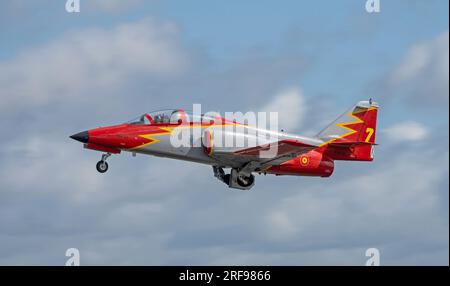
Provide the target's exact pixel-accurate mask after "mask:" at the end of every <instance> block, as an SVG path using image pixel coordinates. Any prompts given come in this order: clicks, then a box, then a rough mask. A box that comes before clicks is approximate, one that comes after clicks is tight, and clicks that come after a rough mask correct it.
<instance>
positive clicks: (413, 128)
mask: <svg viewBox="0 0 450 286" xmlns="http://www.w3.org/2000/svg"><path fill="white" fill-rule="evenodd" d="M382 132H383V133H384V134H385V135H386V136H387V137H388V138H389V139H390V140H392V141H394V142H404V141H418V140H423V139H425V138H426V136H427V135H428V129H427V128H426V127H425V126H423V125H422V124H420V123H418V122H415V121H405V122H400V123H398V124H395V125H393V126H391V127H389V128H386V129H384V130H383V131H382Z"/></svg>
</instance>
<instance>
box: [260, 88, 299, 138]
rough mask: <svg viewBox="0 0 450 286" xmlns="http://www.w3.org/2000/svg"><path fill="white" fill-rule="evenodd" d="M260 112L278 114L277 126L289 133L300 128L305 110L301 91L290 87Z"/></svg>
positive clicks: (277, 95)
mask: <svg viewBox="0 0 450 286" xmlns="http://www.w3.org/2000/svg"><path fill="white" fill-rule="evenodd" d="M261 110H262V111H266V112H278V126H279V127H280V129H284V130H285V131H287V132H290V131H292V130H295V129H298V128H299V127H301V125H302V123H303V118H304V116H305V114H306V111H307V108H306V103H305V99H304V96H303V93H302V91H301V90H300V89H299V88H296V87H291V88H288V89H285V90H283V91H281V92H279V93H278V94H276V95H275V96H274V97H273V98H272V100H271V101H270V102H269V103H267V104H266V105H265V106H264V107H263V108H261Z"/></svg>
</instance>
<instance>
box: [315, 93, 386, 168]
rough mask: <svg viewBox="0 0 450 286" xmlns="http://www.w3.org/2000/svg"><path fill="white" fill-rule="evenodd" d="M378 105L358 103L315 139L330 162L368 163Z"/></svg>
mask: <svg viewBox="0 0 450 286" xmlns="http://www.w3.org/2000/svg"><path fill="white" fill-rule="evenodd" d="M378 107H379V106H378V104H377V103H375V102H373V101H372V100H368V101H360V102H358V103H357V104H356V105H355V106H353V107H352V108H351V109H350V110H349V111H347V112H346V113H344V114H342V115H341V116H340V117H338V118H337V119H336V120H335V121H333V122H332V123H331V124H330V125H328V126H327V127H326V128H325V129H323V130H322V131H320V132H319V133H318V134H317V135H316V137H317V138H319V139H320V140H322V141H323V142H324V143H323V144H322V145H323V146H327V154H328V156H330V157H331V158H332V159H334V160H353V161H372V160H373V152H372V150H373V147H372V146H373V145H376V144H375V136H376V124H377V114H378Z"/></svg>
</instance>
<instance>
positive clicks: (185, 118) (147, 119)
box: [127, 109, 203, 125]
mask: <svg viewBox="0 0 450 286" xmlns="http://www.w3.org/2000/svg"><path fill="white" fill-rule="evenodd" d="M202 117H203V116H198V115H197V116H194V115H193V114H192V112H190V111H184V110H183V109H165V110H158V111H153V112H150V113H145V114H143V115H141V116H139V117H138V118H135V119H133V120H130V121H128V122H127V123H128V124H132V125H145V124H181V123H186V122H201V120H202Z"/></svg>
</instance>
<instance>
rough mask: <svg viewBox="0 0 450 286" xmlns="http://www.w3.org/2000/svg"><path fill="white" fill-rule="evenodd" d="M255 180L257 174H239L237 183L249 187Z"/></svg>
mask: <svg viewBox="0 0 450 286" xmlns="http://www.w3.org/2000/svg"><path fill="white" fill-rule="evenodd" d="M254 182H255V176H253V175H250V176H248V177H243V176H237V183H238V184H239V185H240V186H241V187H244V188H246V187H249V186H251V185H253V183H254Z"/></svg>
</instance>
